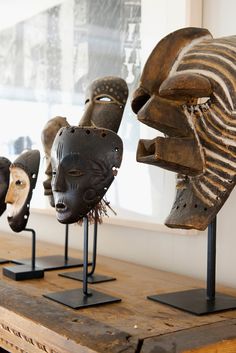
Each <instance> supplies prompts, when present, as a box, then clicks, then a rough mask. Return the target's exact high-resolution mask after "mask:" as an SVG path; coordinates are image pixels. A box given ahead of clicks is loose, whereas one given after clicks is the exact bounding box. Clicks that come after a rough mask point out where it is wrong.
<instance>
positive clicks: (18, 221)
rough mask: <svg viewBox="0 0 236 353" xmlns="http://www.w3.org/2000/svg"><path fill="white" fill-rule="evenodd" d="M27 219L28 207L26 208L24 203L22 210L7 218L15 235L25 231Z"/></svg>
mask: <svg viewBox="0 0 236 353" xmlns="http://www.w3.org/2000/svg"><path fill="white" fill-rule="evenodd" d="M28 218H29V207H27V203H25V204H24V206H23V207H22V209H21V210H20V211H19V212H18V213H17V214H15V215H13V216H8V217H7V220H8V223H9V226H10V227H11V229H12V230H13V231H14V232H16V233H19V232H21V231H23V230H24V229H25V227H26V225H27V222H28Z"/></svg>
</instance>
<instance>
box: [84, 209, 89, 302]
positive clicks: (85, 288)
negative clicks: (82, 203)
mask: <svg viewBox="0 0 236 353" xmlns="http://www.w3.org/2000/svg"><path fill="white" fill-rule="evenodd" d="M83 223H84V263H83V293H84V295H89V294H88V217H87V216H85V217H84V219H83Z"/></svg>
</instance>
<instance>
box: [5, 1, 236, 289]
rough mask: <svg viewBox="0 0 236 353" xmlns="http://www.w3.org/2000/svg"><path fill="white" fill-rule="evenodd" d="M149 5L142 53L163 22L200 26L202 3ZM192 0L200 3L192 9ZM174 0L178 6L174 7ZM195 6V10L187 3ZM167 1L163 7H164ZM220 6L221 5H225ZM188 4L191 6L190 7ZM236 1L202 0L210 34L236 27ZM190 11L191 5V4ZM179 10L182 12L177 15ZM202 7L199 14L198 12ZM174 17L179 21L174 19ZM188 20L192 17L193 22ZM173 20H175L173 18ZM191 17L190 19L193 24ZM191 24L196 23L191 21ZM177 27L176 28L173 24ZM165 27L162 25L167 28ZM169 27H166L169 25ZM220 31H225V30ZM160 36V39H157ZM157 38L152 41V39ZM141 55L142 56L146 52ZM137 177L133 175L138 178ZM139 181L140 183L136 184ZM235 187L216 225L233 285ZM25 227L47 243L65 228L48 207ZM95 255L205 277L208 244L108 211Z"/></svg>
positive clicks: (226, 279) (221, 259)
mask: <svg viewBox="0 0 236 353" xmlns="http://www.w3.org/2000/svg"><path fill="white" fill-rule="evenodd" d="M143 1H145V3H148V2H149V4H150V11H149V13H148V12H147V13H144V14H143V16H144V21H146V26H148V22H149V19H150V17H149V16H151V17H155V18H157V17H158V19H159V22H156V23H157V25H158V24H159V25H160V31H159V32H157V29H155V30H154V29H153V28H151V27H147V28H148V30H149V31H150V38H149V41H147V43H146V54H147V53H148V52H149V50H150V49H152V47H153V45H154V44H155V43H156V42H157V41H158V40H159V39H160V38H159V37H161V36H162V35H164V32H163V26H167V22H168V21H169V22H168V23H169V24H170V25H171V29H170V31H172V30H174V29H177V28H178V27H184V26H185V25H191V24H193V25H195V26H196V25H199V26H200V24H201V23H200V22H201V15H200V14H201V13H200V12H201V1H198V0H193V2H191V1H190V0H186V1H182V0H180V1H179V2H177V1H176V0H172V1H171V0H168V1H166V0H163V1H164V2H163V1H162V2H160V1H157V0H143ZM196 2H198V5H197V10H196ZM177 3H178V5H179V6H177ZM193 3H194V4H195V5H194V6H195V9H194V12H195V14H196V16H193V14H194V12H191V11H190V12H189V9H190V10H191V4H193ZM158 4H159V6H161V4H162V9H163V6H167V7H168V6H169V7H168V8H169V11H170V12H169V17H168V19H167V22H166V21H163V22H161V19H162V13H161V11H159V12H158ZM163 4H165V5H163ZM223 4H224V5H223ZM189 6H190V7H189ZM235 7H236V2H234V1H233V0H232V1H229V0H224V2H223V1H221V0H218V1H216V0H209V1H207V0H205V1H204V6H203V15H204V16H203V19H204V22H203V25H204V26H205V27H208V28H209V29H210V30H211V31H212V32H213V34H217V35H218V34H219V35H220V34H221V33H220V32H222V34H227V33H229V32H231V33H233V26H234V25H235V20H234V17H233V16H234V14H235V13H236V11H235V10H236V9H235ZM192 10H193V8H192ZM178 11H179V12H180V13H181V16H180V17H178V16H176V14H177V13H178ZM199 11H200V12H199ZM177 17H178V20H177ZM191 19H192V20H191ZM175 20H176V21H177V22H174V21H175ZM191 21H192V22H191ZM193 22H194V23H193ZM175 25H176V27H175ZM166 28H167V27H165V29H166ZM168 28H170V27H168ZM223 31H228V32H227V33H225V32H223ZM157 37H158V38H157ZM154 42H155V43H154ZM144 56H145V54H144ZM138 177H139V176H138V175H136V178H138ZM139 185H140V184H139ZM235 201H236V190H234V191H233V193H232V195H231V196H230V197H229V199H228V200H227V202H226V204H225V205H224V207H223V208H222V210H221V211H220V212H219V214H218V227H217V231H218V234H217V282H218V283H221V284H226V285H229V286H232V287H236V280H235V271H234V269H235V267H236V257H235V248H236V234H235V233H236V230H234V229H235V228H236V227H235V225H234V214H235V211H234V209H235V206H234V205H235V203H236V202H235ZM28 226H29V227H32V228H34V229H35V230H36V233H37V237H38V238H39V239H44V240H47V241H50V242H55V243H63V241H64V226H63V225H61V224H59V223H58V222H57V221H56V219H55V215H54V214H53V212H52V211H47V214H45V213H44V212H41V213H40V212H34V211H33V210H32V212H31V217H30V220H29V224H28ZM0 229H2V230H5V231H10V230H9V227H8V224H7V221H6V215H4V216H3V217H1V219H0ZM23 235H24V233H23V232H22V234H19V237H21V236H23ZM82 238H83V233H82V229H81V228H80V227H78V226H74V225H72V226H70V245H71V246H73V247H75V248H77V247H78V248H80V249H81V248H82ZM98 242H99V244H98V253H99V254H103V255H107V256H111V257H115V258H120V259H124V260H128V261H132V262H136V263H140V264H144V265H147V266H151V267H155V268H158V269H162V270H167V271H172V272H176V273H181V274H186V275H189V276H191V277H194V278H202V279H204V278H205V275H206V242H207V236H206V231H205V232H196V231H182V230H171V229H168V228H166V227H165V226H163V225H157V224H154V223H153V224H152V223H146V224H145V222H142V221H138V220H136V221H133V222H132V221H128V220H122V219H120V218H119V215H118V216H113V215H111V216H110V218H109V219H105V222H104V224H103V225H101V226H100V227H99V237H98Z"/></svg>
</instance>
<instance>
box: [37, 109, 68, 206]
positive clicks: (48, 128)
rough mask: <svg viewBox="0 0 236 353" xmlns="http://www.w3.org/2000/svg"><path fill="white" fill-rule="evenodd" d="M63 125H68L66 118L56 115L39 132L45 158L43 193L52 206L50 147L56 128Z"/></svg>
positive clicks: (58, 128)
mask: <svg viewBox="0 0 236 353" xmlns="http://www.w3.org/2000/svg"><path fill="white" fill-rule="evenodd" d="M64 126H70V125H69V123H68V122H67V120H66V118H63V117H61V116H56V117H55V118H52V119H50V120H49V121H48V122H47V123H46V125H45V127H44V128H43V131H42V134H41V141H42V144H43V148H44V153H45V159H46V169H45V174H46V175H47V179H46V180H45V181H44V182H43V186H44V195H46V196H48V197H49V202H50V205H51V206H52V207H55V204H54V200H53V195H52V187H51V181H52V166H51V148H52V144H53V141H54V138H55V136H56V134H57V132H58V130H60V128H61V127H64Z"/></svg>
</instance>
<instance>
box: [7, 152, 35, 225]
mask: <svg viewBox="0 0 236 353" xmlns="http://www.w3.org/2000/svg"><path fill="white" fill-rule="evenodd" d="M39 162H40V154H39V151H38V150H29V151H27V152H24V153H22V154H20V155H19V157H18V158H17V159H16V160H15V161H14V163H12V164H11V166H10V178H11V180H10V185H9V188H8V191H7V194H6V200H5V201H6V203H8V204H10V207H9V209H8V217H7V219H8V223H9V225H10V227H11V229H12V230H13V231H14V232H21V231H22V230H24V229H25V227H26V225H27V222H28V218H29V213H30V212H29V209H30V201H31V198H32V193H33V189H34V188H35V185H36V181H37V177H38V170H39Z"/></svg>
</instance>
